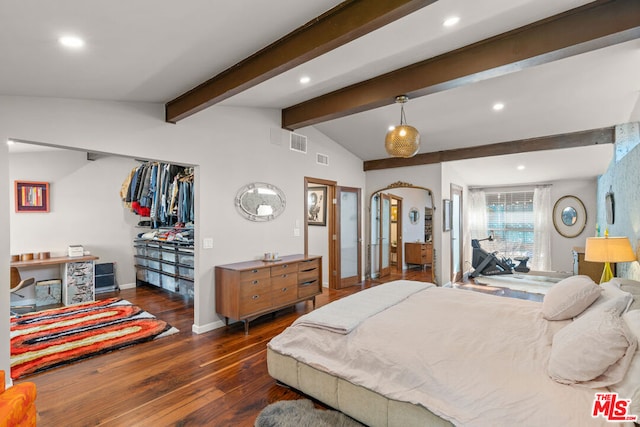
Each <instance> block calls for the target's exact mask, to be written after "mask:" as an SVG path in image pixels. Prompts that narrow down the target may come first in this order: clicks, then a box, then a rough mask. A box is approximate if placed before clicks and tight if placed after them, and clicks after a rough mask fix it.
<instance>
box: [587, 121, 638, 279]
mask: <svg viewBox="0 0 640 427" xmlns="http://www.w3.org/2000/svg"><path fill="white" fill-rule="evenodd" d="M639 143H640V134H639V132H638V123H627V124H623V125H618V126H616V151H624V152H626V154H624V156H623V157H621V158H620V156H619V155H618V156H614V159H613V160H612V161H611V164H610V165H609V168H608V169H607V172H606V173H605V174H604V175H601V176H600V177H599V178H598V196H597V197H598V198H597V212H598V214H597V220H598V224H599V225H600V230H601V233H603V232H604V229H605V227H608V229H609V235H610V236H627V237H629V240H630V241H631V245H632V246H633V249H634V251H635V252H636V258H638V259H640V250H639V249H640V173H639V171H640V145H639ZM609 191H612V192H613V193H614V200H615V218H614V223H613V224H607V223H606V211H605V196H606V194H607V193H608V192H609ZM616 268H617V271H616V276H617V277H625V278H628V279H633V280H640V263H639V262H638V261H634V262H625V263H619V264H618V265H617V267H616Z"/></svg>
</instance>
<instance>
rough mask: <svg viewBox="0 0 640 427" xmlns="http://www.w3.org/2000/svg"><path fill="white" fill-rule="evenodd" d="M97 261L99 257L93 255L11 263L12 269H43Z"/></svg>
mask: <svg viewBox="0 0 640 427" xmlns="http://www.w3.org/2000/svg"><path fill="white" fill-rule="evenodd" d="M97 259H98V257H97V256H93V255H89V256H74V257H70V256H60V257H51V258H47V259H32V260H30V261H11V267H17V268H33V267H41V266H45V265H56V264H66V263H68V262H83V261H95V260H97Z"/></svg>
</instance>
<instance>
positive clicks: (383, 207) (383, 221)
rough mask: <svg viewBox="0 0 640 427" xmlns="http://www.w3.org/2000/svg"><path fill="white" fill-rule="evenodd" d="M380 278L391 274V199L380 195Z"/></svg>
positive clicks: (386, 195) (385, 195)
mask: <svg viewBox="0 0 640 427" xmlns="http://www.w3.org/2000/svg"><path fill="white" fill-rule="evenodd" d="M379 217H380V232H379V238H380V277H384V276H388V275H389V274H391V268H390V264H391V262H390V261H391V259H390V258H391V257H390V255H391V197H390V196H389V195H388V194H380V215H379Z"/></svg>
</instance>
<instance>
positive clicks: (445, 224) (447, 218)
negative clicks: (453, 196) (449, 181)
mask: <svg viewBox="0 0 640 427" xmlns="http://www.w3.org/2000/svg"><path fill="white" fill-rule="evenodd" d="M442 231H451V200H449V199H443V200H442Z"/></svg>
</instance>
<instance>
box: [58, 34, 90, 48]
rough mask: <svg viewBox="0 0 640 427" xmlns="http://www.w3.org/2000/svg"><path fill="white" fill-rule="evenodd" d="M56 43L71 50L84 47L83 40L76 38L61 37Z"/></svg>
mask: <svg viewBox="0 0 640 427" xmlns="http://www.w3.org/2000/svg"><path fill="white" fill-rule="evenodd" d="M58 41H59V42H60V44H61V45H62V46H64V47H69V48H72V49H80V48H81V47H83V46H84V40H82V39H81V38H80V37H76V36H62V37H60V38H59V39H58Z"/></svg>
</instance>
